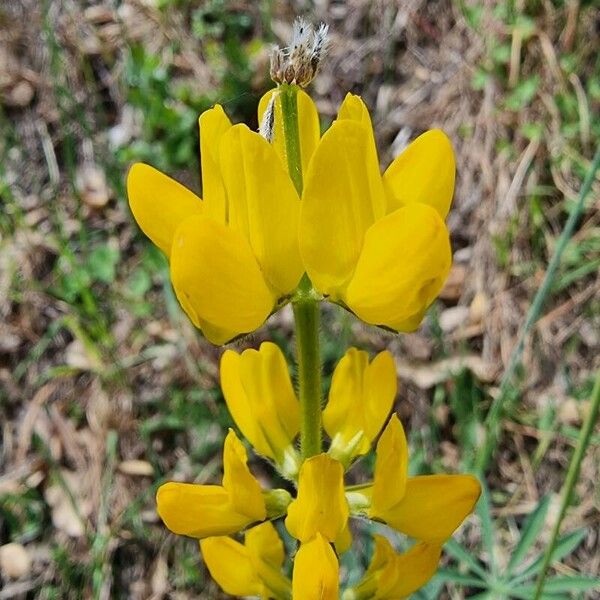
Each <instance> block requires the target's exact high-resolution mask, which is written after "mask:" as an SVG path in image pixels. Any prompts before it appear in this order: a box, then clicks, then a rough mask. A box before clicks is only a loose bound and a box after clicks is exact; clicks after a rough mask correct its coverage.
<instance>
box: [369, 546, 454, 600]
mask: <svg viewBox="0 0 600 600" xmlns="http://www.w3.org/2000/svg"><path fill="white" fill-rule="evenodd" d="M441 552H442V547H441V546H440V545H439V544H426V543H419V544H415V545H414V546H412V548H410V550H408V551H407V552H405V553H403V554H397V553H394V554H393V556H392V557H391V559H390V560H389V562H388V563H387V565H386V566H385V568H384V569H383V570H382V571H381V574H380V577H379V589H378V591H377V594H376V596H375V598H377V599H378V600H397V599H398V598H405V597H408V596H409V595H410V594H412V593H413V592H416V591H417V590H418V589H419V588H421V587H423V586H424V585H425V584H426V583H427V582H428V581H429V580H430V579H431V578H432V577H433V576H434V574H435V572H436V571H437V568H438V564H439V562H440V555H441Z"/></svg>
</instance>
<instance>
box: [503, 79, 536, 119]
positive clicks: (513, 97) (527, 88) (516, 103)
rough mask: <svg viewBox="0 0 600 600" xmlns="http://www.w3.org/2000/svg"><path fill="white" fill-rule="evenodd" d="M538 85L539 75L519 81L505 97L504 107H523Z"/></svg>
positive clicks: (531, 98) (509, 108)
mask: <svg viewBox="0 0 600 600" xmlns="http://www.w3.org/2000/svg"><path fill="white" fill-rule="evenodd" d="M539 85H540V77H539V75H534V76H533V77H529V78H528V79H525V80H524V81H521V82H520V83H519V84H518V85H517V86H516V87H515V88H514V89H513V91H512V92H511V93H510V94H509V96H508V98H506V101H505V104H506V108H507V109H508V110H514V111H518V110H521V109H523V108H525V107H526V106H527V105H529V103H530V102H531V101H532V100H533V97H534V96H535V94H536V92H537V90H538V87H539Z"/></svg>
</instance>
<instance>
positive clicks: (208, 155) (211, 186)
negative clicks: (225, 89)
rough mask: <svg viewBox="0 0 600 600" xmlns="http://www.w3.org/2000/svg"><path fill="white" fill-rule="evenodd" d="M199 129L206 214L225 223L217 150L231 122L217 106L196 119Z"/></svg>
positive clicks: (225, 198)
mask: <svg viewBox="0 0 600 600" xmlns="http://www.w3.org/2000/svg"><path fill="white" fill-rule="evenodd" d="M198 124H199V127H200V163H201V167H202V195H203V197H204V203H205V207H206V208H205V209H206V214H207V215H208V216H209V217H211V218H213V219H216V220H217V221H219V222H221V223H226V216H227V196H226V194H225V187H224V186H223V179H222V177H221V170H220V167H219V148H220V146H221V139H222V137H223V135H224V134H225V133H226V132H227V131H229V129H230V128H231V121H230V120H229V119H228V118H227V115H226V114H225V112H224V111H223V108H222V107H221V106H220V105H219V104H217V105H215V107H214V108H211V109H210V110H207V111H204V112H203V113H202V114H201V115H200V118H199V119H198Z"/></svg>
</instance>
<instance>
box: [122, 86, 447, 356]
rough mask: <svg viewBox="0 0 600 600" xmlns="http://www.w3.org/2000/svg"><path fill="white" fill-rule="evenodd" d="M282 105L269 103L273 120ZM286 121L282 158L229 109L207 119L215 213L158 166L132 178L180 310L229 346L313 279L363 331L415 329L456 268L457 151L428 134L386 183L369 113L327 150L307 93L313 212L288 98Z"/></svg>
mask: <svg viewBox="0 0 600 600" xmlns="http://www.w3.org/2000/svg"><path fill="white" fill-rule="evenodd" d="M274 93H275V92H274V91H273V90H272V91H271V92H268V93H267V94H266V95H265V96H264V97H263V99H262V100H261V103H260V106H259V115H260V116H261V118H262V116H263V114H264V112H265V111H266V109H267V107H268V106H269V102H270V100H271V98H272V96H273V94H274ZM273 107H274V111H273V143H272V144H270V143H269V142H267V141H266V140H265V139H264V138H263V137H261V136H260V135H259V134H258V133H255V132H252V131H250V130H249V129H248V128H247V127H246V126H245V125H242V124H239V125H232V124H231V122H230V121H229V119H228V118H227V116H226V115H225V113H224V112H223V109H222V108H221V107H220V106H219V105H217V106H215V107H214V108H212V109H210V110H208V111H206V112H204V113H203V114H202V115H201V117H200V120H199V122H200V149H201V167H202V181H203V200H201V199H200V198H199V197H198V196H196V195H195V194H194V193H193V192H191V191H190V190H187V189H186V188H185V187H183V186H182V185H180V184H179V183H177V182H175V181H174V180H173V179H171V178H169V177H167V176H166V175H163V174H162V173H160V172H159V171H157V170H156V169H154V168H152V167H150V166H149V165H145V164H142V163H138V164H135V165H134V166H133V167H132V168H131V170H130V172H129V176H128V180H127V191H128V196H129V203H130V206H131V210H132V212H133V215H134V216H135V218H136V220H137V222H138V224H139V225H140V227H141V229H142V230H143V231H144V233H146V235H147V236H148V237H149V238H150V239H151V240H152V241H153V242H154V243H155V244H156V245H157V246H158V247H159V248H160V249H161V250H162V251H163V252H164V253H165V254H166V255H167V256H168V257H169V259H170V269H171V280H172V283H173V287H174V289H175V293H176V295H177V298H178V300H179V302H180V304H181V306H182V307H183V309H184V310H185V312H186V313H187V314H188V316H189V317H190V319H191V320H192V322H193V323H194V325H196V326H197V327H199V328H200V329H201V330H202V331H203V332H204V335H205V336H206V337H207V338H208V339H209V340H210V341H212V342H213V343H215V344H222V343H224V342H226V341H229V340H230V339H232V338H234V337H236V336H238V335H241V334H244V333H247V332H250V331H253V330H254V329H256V328H257V327H260V325H262V323H263V322H264V321H265V319H266V318H267V317H268V316H269V314H271V312H273V311H274V310H275V309H276V308H278V307H279V306H281V304H282V303H284V302H286V301H287V299H288V298H289V297H290V296H291V294H293V292H294V291H295V290H296V287H297V285H298V283H299V281H300V278H301V276H302V274H303V272H304V271H305V270H306V272H307V273H308V275H309V276H310V278H311V280H312V283H313V285H314V286H315V288H316V289H317V290H318V291H319V292H320V293H322V294H323V295H325V296H327V297H328V298H329V299H330V300H331V301H333V302H337V303H340V304H342V305H343V306H346V307H347V308H349V309H350V310H352V311H353V312H354V313H355V314H356V315H358V316H359V317H360V318H361V319H363V320H364V321H366V322H368V323H372V324H376V325H384V326H387V327H390V328H392V329H395V330H400V331H408V330H413V329H415V328H416V327H417V326H418V324H419V323H420V321H421V319H422V317H423V314H424V313H425V310H426V309H427V307H428V306H429V304H431V302H432V301H433V299H434V298H435V297H436V295H437V294H438V293H439V291H440V289H441V287H442V285H443V282H444V280H445V278H446V276H447V274H448V271H449V268H450V262H451V252H450V243H449V238H448V231H447V229H446V226H445V224H444V222H443V218H444V217H445V216H446V214H447V212H448V209H449V205H450V202H451V199H452V194H453V190H454V170H455V167H454V156H453V153H452V147H451V145H450V142H449V140H448V138H447V137H446V136H445V135H444V134H443V133H442V132H441V131H439V130H432V131H428V132H426V133H425V134H423V135H422V136H420V137H419V138H418V139H417V140H415V141H414V142H413V143H412V144H411V145H410V146H409V147H408V148H407V149H406V150H405V151H404V152H403V153H402V154H401V155H400V156H399V157H398V158H396V160H394V162H393V163H392V164H391V165H390V166H389V167H388V169H387V170H386V172H385V173H384V175H383V177H382V176H381V174H380V172H379V164H378V159H377V150H376V147H375V141H374V137H373V130H372V126H371V120H370V117H369V114H368V111H367V109H366V107H365V106H364V104H363V102H362V100H360V98H359V97H358V96H353V95H351V94H349V95H348V96H347V97H346V99H345V100H344V103H343V104H342V106H341V108H340V111H339V114H338V118H337V120H336V121H335V122H334V123H333V125H332V126H331V127H330V129H329V130H328V131H327V132H326V133H325V135H324V136H323V137H322V138H321V139H319V120H318V114H317V111H316V108H315V106H314V103H313V102H312V100H311V99H310V97H309V96H308V95H306V94H305V93H304V92H302V91H299V92H298V117H299V118H298V125H299V131H300V150H301V152H300V154H301V160H302V170H303V173H304V179H305V186H304V191H303V194H302V201H301V200H300V198H299V197H298V194H297V192H296V189H295V187H294V185H293V183H292V181H291V179H290V177H289V175H288V172H287V168H288V166H287V155H286V151H285V144H284V137H283V122H282V115H281V99H280V98H279V97H275V100H274V103H273Z"/></svg>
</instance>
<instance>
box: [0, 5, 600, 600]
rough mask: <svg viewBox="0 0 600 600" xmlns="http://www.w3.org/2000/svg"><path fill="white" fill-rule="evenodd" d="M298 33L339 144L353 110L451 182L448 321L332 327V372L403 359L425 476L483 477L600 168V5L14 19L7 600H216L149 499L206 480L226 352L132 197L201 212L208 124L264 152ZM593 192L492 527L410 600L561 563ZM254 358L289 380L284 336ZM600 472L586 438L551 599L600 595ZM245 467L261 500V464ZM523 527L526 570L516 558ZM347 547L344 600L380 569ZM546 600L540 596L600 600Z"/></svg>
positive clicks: (5, 425) (7, 137) (5, 40)
mask: <svg viewBox="0 0 600 600" xmlns="http://www.w3.org/2000/svg"><path fill="white" fill-rule="evenodd" d="M297 14H304V15H305V16H306V17H307V18H309V19H310V20H311V21H314V22H318V21H321V20H322V21H324V22H326V23H328V24H329V25H330V28H331V49H330V53H329V56H328V58H327V60H326V61H325V64H324V66H323V68H322V70H321V72H320V74H319V76H318V77H317V79H316V81H315V82H314V83H313V84H312V86H311V88H310V89H309V91H310V93H311V95H312V96H313V97H314V99H315V100H316V102H317V106H318V108H319V110H320V113H321V116H322V126H323V127H324V128H325V127H327V125H328V124H329V123H330V122H331V120H332V119H333V118H334V117H335V114H336V110H337V107H338V106H339V104H340V102H341V101H342V99H343V97H344V95H345V94H346V92H348V91H351V92H353V93H358V94H360V95H361V96H362V97H363V99H364V100H365V102H366V103H367V105H368V106H369V108H370V109H371V114H372V118H373V123H374V127H375V131H376V137H377V143H378V149H379V155H380V159H381V163H382V166H386V165H387V164H388V163H389V161H390V160H391V159H392V157H393V156H395V155H396V154H397V153H398V152H399V151H401V150H402V149H403V148H404V147H405V145H406V144H407V143H408V142H409V141H410V140H411V139H413V138H414V137H415V136H416V135H418V134H419V133H421V132H422V131H424V130H426V129H429V128H432V127H440V128H442V129H443V130H444V131H445V132H446V133H447V134H448V135H449V136H450V137H451V139H452V141H453V144H454V147H455V151H456V155H457V187H456V194H455V200H454V203H453V209H452V211H451V213H450V216H449V220H448V223H449V226H450V229H451V232H452V240H453V250H454V266H453V269H452V272H451V275H450V279H449V281H448V284H447V285H446V287H445V289H444V291H443V293H442V295H441V297H440V299H439V300H438V301H437V302H436V303H435V305H434V306H433V307H432V309H431V310H430V312H429V314H428V317H427V319H426V321H425V323H424V325H423V326H422V328H421V329H420V330H419V331H418V332H416V333H414V334H410V335H404V336H396V335H391V334H388V333H385V332H381V331H379V330H375V329H373V328H368V327H366V326H364V325H361V324H359V323H358V322H357V321H356V320H355V319H353V318H352V317H350V316H349V315H347V314H346V313H344V312H343V311H341V310H334V309H331V308H330V309H327V310H326V312H325V314H324V325H323V330H322V339H323V348H324V356H325V361H324V362H325V364H324V366H325V369H326V373H328V374H330V372H331V368H332V366H333V365H334V364H335V361H336V360H337V359H338V358H339V357H340V356H341V355H342V354H343V352H344V350H345V348H346V347H347V345H348V344H350V343H351V344H354V345H357V346H359V347H361V348H364V349H368V350H370V351H375V350H380V349H383V348H388V349H390V350H391V351H392V352H393V353H394V355H395V357H396V359H397V361H398V371H399V377H400V393H399V395H398V398H397V404H396V411H397V412H398V414H399V415H400V417H401V419H402V421H403V423H404V426H405V428H406V429H407V431H408V432H409V437H410V442H411V449H412V454H413V469H414V471H415V472H438V471H444V472H453V471H458V470H465V469H469V468H470V467H472V465H473V462H474V460H475V459H476V457H477V455H478V451H480V443H481V439H482V433H483V432H484V427H485V426H484V419H485V416H486V413H487V410H488V408H489V406H490V402H491V401H492V400H493V398H494V397H496V395H497V393H498V384H499V381H500V378H501V376H502V374H503V372H504V371H505V369H506V366H507V364H508V362H509V360H510V356H511V353H512V351H513V349H514V346H515V342H516V336H517V334H518V331H519V328H520V327H521V326H522V324H523V321H524V318H525V314H526V312H527V310H528V308H529V306H530V303H531V301H532V298H533V296H534V294H535V292H536V290H537V289H538V288H539V286H540V283H541V281H542V278H543V276H544V273H545V271H546V267H547V265H548V261H549V258H550V256H551V255H552V252H553V251H554V249H555V247H556V243H557V240H558V236H559V235H560V233H561V231H562V228H563V227H564V224H565V222H566V219H567V216H568V212H569V210H570V209H571V208H572V206H573V205H574V203H575V202H576V199H577V195H578V192H579V189H580V187H581V185H582V180H583V178H584V175H585V172H586V171H587V170H588V169H589V167H590V164H591V159H592V155H593V153H594V149H595V146H596V145H597V143H598V137H599V134H600V117H599V115H600V110H599V109H600V63H599V62H598V48H597V39H598V33H599V28H600V20H599V17H598V12H597V5H596V6H594V2H593V1H592V2H589V1H588V2H586V1H580V0H565V1H564V2H562V1H559V0H554V1H550V0H499V1H495V2H493V1H483V2H472V1H469V0H465V1H460V2H458V1H457V2H450V1H449V0H432V1H429V2H427V1H426V0H407V1H405V2H401V3H398V2H394V1H392V0H379V1H376V2H364V1H362V0H349V1H348V2H328V1H323V2H315V3H309V2H304V1H300V0H298V1H295V2H288V3H284V2H278V1H273V2H269V1H267V0H264V1H260V2H248V1H246V0H239V1H233V0H230V1H228V0H207V1H204V2H202V1H189V2H186V1H184V0H122V1H119V0H104V1H100V2H83V0H42V1H38V0H18V1H14V2H10V3H4V4H3V5H2V6H1V7H0V122H1V129H0V131H1V132H2V135H1V136H0V197H1V199H2V204H1V206H2V210H1V211H0V235H1V238H0V315H1V317H2V318H1V320H0V407H1V412H0V414H2V421H1V422H2V431H1V433H0V435H1V438H0V439H1V445H0V546H2V545H4V546H6V545H7V544H9V543H11V544H16V545H12V546H8V547H7V548H8V549H5V550H4V551H3V552H2V548H0V581H1V585H2V587H1V589H0V598H2V599H3V598H88V597H93V598H151V597H152V598H163V597H169V598H191V597H201V598H219V597H221V596H219V592H218V591H217V589H216V587H215V585H214V584H213V583H211V581H210V578H209V577H207V575H206V572H205V570H204V568H203V567H202V563H201V558H200V555H199V552H198V549H197V544H196V543H195V542H194V541H192V540H185V539H181V538H176V537H175V536H173V535H171V534H170V533H169V532H168V531H167V530H166V529H165V528H164V526H163V525H162V524H161V523H160V522H159V520H158V517H157V515H156V512H155V503H154V492H155V490H156V487H157V485H159V484H160V483H161V482H162V481H165V480H167V479H177V480H185V481H198V482H206V481H211V482H212V481H216V480H217V479H218V477H219V474H220V468H221V464H220V445H221V442H222V440H223V436H224V433H225V432H226V430H227V427H229V426H231V425H232V423H231V421H230V418H229V416H228V414H227V411H226V410H225V407H224V403H223V401H222V397H221V392H220V390H219V381H218V360H219V356H220V354H221V352H222V349H221V348H217V347H214V346H211V345H210V344H209V343H207V342H206V341H204V340H203V338H202V337H201V336H200V335H199V333H198V332H197V331H196V330H195V329H194V328H193V326H192V325H191V324H190V323H189V322H188V321H187V319H186V317H185V315H184V314H183V313H182V311H181V310H180V308H179V306H178V304H177V301H176V300H175V297H174V295H173V292H172V290H171V287H170V283H169V277H168V268H167V265H166V261H165V260H164V258H163V257H162V255H161V254H160V252H158V251H157V250H156V249H154V248H152V247H151V245H150V243H149V242H148V240H147V239H145V238H144V236H143V235H142V234H141V232H140V231H139V229H138V227H137V226H136V224H135V223H134V221H133V219H132V216H131V214H130V212H129V209H128V206H127V201H126V194H125V183H124V182H125V178H126V173H127V169H128V167H129V165H130V164H131V163H132V162H133V161H139V160H141V161H145V162H148V163H151V164H153V165H154V166H156V167H158V168H160V169H162V170H163V171H165V172H168V173H169V174H170V175H172V176H174V177H175V178H177V179H178V180H180V181H182V182H183V183H185V184H186V185H188V186H190V187H192V188H193V189H195V190H197V191H200V189H201V182H200V180H199V162H198V152H197V148H198V132H197V117H198V115H199V114H200V112H201V111H202V110H205V109H206V108H208V107H210V106H212V105H213V104H214V103H216V102H219V103H221V104H222V105H223V106H224V108H225V109H226V111H227V112H228V113H229V114H230V116H231V117H232V118H233V119H234V120H236V121H244V122H246V123H248V124H249V125H250V126H251V127H254V128H255V127H256V126H257V123H256V116H255V114H256V106H257V104H258V100H259V98H260V96H261V95H262V93H264V91H266V90H267V89H268V88H269V87H270V86H271V84H270V82H269V79H268V52H269V47H270V44H271V43H273V42H277V43H282V42H285V41H286V40H287V39H288V37H289V33H290V24H291V22H292V21H293V18H294V16H295V15H297ZM599 190H600V182H599V181H598V178H596V181H595V183H594V185H593V187H592V192H591V194H590V195H589V196H588V198H587V201H586V205H585V209H584V213H583V216H582V218H581V220H580V222H579V224H578V227H577V231H576V233H575V235H574V237H573V239H572V241H571V242H570V243H569V244H568V246H567V248H566V251H565V253H564V257H563V260H562V262H561V264H560V267H559V270H558V274H557V276H556V277H555V279H554V281H553V285H552V287H551V289H550V292H549V294H548V295H547V297H546V299H545V303H544V307H543V311H542V316H541V318H540V319H539V321H537V323H536V325H535V327H534V328H533V330H532V333H531V334H530V335H528V336H527V338H526V344H525V350H524V353H523V357H522V365H521V368H520V369H519V370H518V373H517V377H516V378H514V380H513V381H512V382H511V387H510V393H509V395H508V401H507V402H506V403H505V404H504V410H503V411H502V415H501V416H502V418H501V423H500V425H501V437H500V439H499V440H498V443H497V444H496V445H495V446H494V448H493V449H494V458H493V460H492V461H491V463H490V465H489V469H488V470H487V476H486V484H487V487H488V488H489V496H486V500H487V502H484V503H482V504H481V505H480V509H479V511H478V514H477V515H476V516H474V517H472V519H471V520H470V521H469V523H468V524H467V525H466V526H465V527H463V529H462V530H461V532H460V533H459V534H458V536H457V540H458V541H460V543H461V544H463V546H464V548H466V549H467V553H466V554H467V557H465V556H462V558H461V556H459V554H460V547H459V546H458V544H455V545H453V546H452V547H449V548H448V552H447V555H446V558H445V564H446V565H447V567H448V569H447V571H446V574H445V575H444V574H442V575H441V576H440V577H439V578H438V580H437V583H436V582H434V584H433V585H432V586H430V587H429V588H428V591H427V592H424V593H423V594H422V595H421V598H432V599H433V598H450V599H453V600H454V599H459V598H467V597H469V598H470V597H475V596H476V595H477V594H480V593H482V591H483V592H485V590H481V589H476V587H475V586H474V585H473V579H472V578H471V579H469V577H470V573H472V568H471V567H472V565H471V564H470V561H472V562H475V564H476V566H477V567H479V568H482V569H483V570H484V571H486V572H489V573H496V572H499V573H504V572H505V571H506V569H507V564H509V562H510V559H511V556H512V557H518V558H519V559H520V561H519V562H521V563H523V564H524V565H525V566H527V565H528V564H530V561H532V560H533V557H534V556H535V555H536V552H539V551H540V550H542V549H543V547H544V544H545V542H547V540H548V536H549V531H550V527H551V525H552V523H553V522H554V520H555V519H556V516H557V508H558V502H559V492H560V489H561V485H562V483H563V481H564V477H565V473H566V468H567V465H568V462H569V459H570V457H571V455H572V452H573V448H574V446H575V444H576V441H577V438H578V436H579V433H580V428H581V424H582V420H583V419H584V417H585V414H586V410H587V407H588V406H589V397H590V393H591V388H592V380H593V376H594V373H595V372H597V371H598V369H599V368H600V353H599V352H598V351H599V349H600V336H599V333H598V332H599V331H600V310H599V309H600V300H599V298H600V294H599V293H598V291H599V289H600V279H599V277H598V268H599V266H600V200H599V197H600V196H599ZM266 339H270V340H273V341H276V342H278V343H280V344H282V345H284V347H285V348H286V351H287V352H288V355H289V358H290V360H291V359H292V358H293V338H292V330H291V320H290V314H289V313H288V312H286V311H283V312H282V313H280V314H279V315H277V316H275V317H273V318H272V319H271V320H270V321H269V322H268V324H267V325H266V326H265V327H263V328H262V329H261V330H259V331H258V332H257V333H256V334H254V335H252V336H250V337H248V338H246V339H243V340H242V341H240V342H236V343H235V347H236V348H244V347H249V346H254V345H256V344H257V343H258V342H259V341H261V340H266ZM325 384H326V385H327V384H328V378H327V377H326V378H325ZM599 459H600V431H598V429H596V431H595V434H594V436H593V437H592V442H591V445H590V448H589V450H588V453H587V456H586V458H585V460H584V462H583V466H582V472H581V476H580V480H579V483H578V485H577V488H576V493H575V496H574V498H573V503H572V507H571V509H570V510H569V512H568V515H567V518H566V519H565V522H564V524H563V531H564V534H565V535H566V536H567V537H566V538H564V539H563V545H562V546H561V548H562V552H561V555H562V556H563V559H562V562H561V563H559V564H556V565H555V566H554V571H555V572H557V573H558V577H560V576H562V575H574V574H576V573H580V574H582V575H586V574H587V575H594V574H597V573H598V571H599V569H600V539H599V535H598V531H599V522H600V511H599V508H600V497H599V492H598V487H597V485H596V482H597V481H598V478H599V476H600V470H599V467H598V465H599V464H600V460H599ZM366 462H367V463H368V461H366ZM252 466H253V469H254V470H255V472H256V473H260V475H261V477H264V478H269V477H270V476H271V472H270V470H269V467H268V465H266V464H265V463H263V462H261V461H260V460H259V459H256V460H254V461H253V465H252ZM361 468H362V467H361V466H360V465H359V467H358V469H357V470H356V472H355V473H354V476H355V477H356V478H360V477H361V473H362V472H361ZM532 514H533V515H534V517H535V518H531V519H530V520H529V522H530V524H531V523H532V522H534V524H535V525H536V528H535V529H534V528H531V529H529V531H530V533H531V538H532V539H530V540H528V541H527V540H526V541H527V545H526V544H525V542H524V541H523V540H524V539H525V537H526V536H525V535H520V533H519V531H520V529H522V528H523V527H525V525H524V522H525V521H526V519H527V517H528V515H532ZM536 519H537V521H536ZM532 527H533V526H532ZM492 529H493V530H494V531H493V532H492ZM492 533H493V534H494V535H492ZM534 534H535V535H534ZM357 548H358V549H357V551H356V552H354V553H352V554H350V555H349V556H348V557H347V558H345V559H344V561H343V570H344V573H345V574H347V575H349V576H350V577H352V576H353V574H355V573H357V572H358V570H359V568H361V567H362V566H364V564H365V562H366V560H367V558H368V552H369V548H366V547H363V546H361V545H360V544H358V547H357ZM468 557H471V558H470V559H469V558H468ZM457 560H458V561H459V562H460V563H461V565H462V566H461V569H462V570H461V572H460V573H459V572H458V571H457V570H456V565H457ZM538 566H539V565H538ZM465 569H467V570H468V571H469V572H468V573H467V571H466V570H465ZM517 571H518V569H517ZM461 575H462V579H461ZM523 582H524V583H525V584H531V582H532V580H531V579H528V578H527V577H526V576H524V578H523ZM523 582H522V583H523ZM556 585H557V586H558V584H556ZM515 586H517V583H515ZM555 592H556V593H558V595H553V596H548V597H553V598H600V591H595V592H594V591H587V592H584V591H577V590H572V593H571V591H564V590H562V588H560V589H559V588H558V587H557V588H555ZM523 593H524V594H525V596H524V597H525V598H527V597H528V596H527V594H528V593H531V592H527V591H525V592H523ZM507 594H508V592H507V591H506V590H505V591H498V590H496V592H495V595H488V596H483V595H477V597H478V598H483V597H486V598H492V597H493V598H508V597H513V596H508V595H507ZM561 594H562V595H561Z"/></svg>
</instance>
